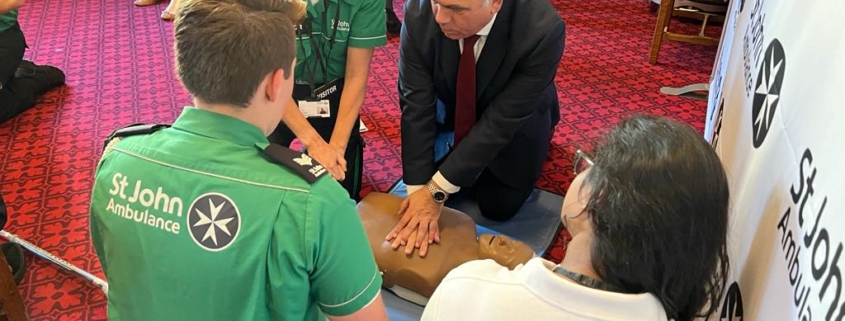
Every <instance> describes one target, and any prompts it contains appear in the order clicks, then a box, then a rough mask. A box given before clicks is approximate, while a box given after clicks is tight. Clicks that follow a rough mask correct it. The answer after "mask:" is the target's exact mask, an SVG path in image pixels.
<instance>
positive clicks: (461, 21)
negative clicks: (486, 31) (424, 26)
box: [431, 0, 504, 40]
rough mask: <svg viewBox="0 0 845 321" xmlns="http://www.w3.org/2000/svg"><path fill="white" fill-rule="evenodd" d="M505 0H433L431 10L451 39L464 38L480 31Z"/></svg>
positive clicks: (441, 28)
mask: <svg viewBox="0 0 845 321" xmlns="http://www.w3.org/2000/svg"><path fill="white" fill-rule="evenodd" d="M502 1H504V0H431V11H432V12H433V13H434V20H435V21H436V22H437V24H438V25H440V30H441V31H443V34H445V35H446V37H447V38H449V39H455V40H457V39H463V38H466V37H469V36H471V35H474V34H476V33H478V31H480V30H481V29H482V28H484V26H486V25H487V24H488V23H489V22H490V20H491V19H493V15H495V14H496V13H497V12H499V9H500V8H501V7H502Z"/></svg>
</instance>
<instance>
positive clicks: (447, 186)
mask: <svg viewBox="0 0 845 321" xmlns="http://www.w3.org/2000/svg"><path fill="white" fill-rule="evenodd" d="M497 15H499V14H498V13H494V14H493V19H490V22H488V23H487V25H486V26H484V28H481V30H479V31H478V32H476V33H475V34H476V35H479V36H480V37H478V40H477V41H476V42H475V46H474V48H473V49H475V61H476V62H478V57H480V56H481V50H482V49H484V43H486V42H487V35H489V34H490V29H492V28H493V23H494V22H496V16H497ZM458 47H459V49H460V51H461V53H462V54H463V53H464V40H463V39H458ZM431 180H433V181H434V183H435V184H437V186H440V188H442V189H443V190H444V191H446V193H449V194H455V193H457V192H458V191H460V190H461V187H460V186H456V185H455V184H452V183H451V182H449V180H447V179H446V177H443V174H441V173H440V171H437V173H435V174H434V177H432V178H431ZM423 187H425V185H408V195H411V194H413V193H414V192H416V191H418V190H419V189H421V188H423Z"/></svg>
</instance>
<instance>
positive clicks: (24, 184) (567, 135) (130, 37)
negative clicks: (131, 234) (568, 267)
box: [0, 0, 721, 320]
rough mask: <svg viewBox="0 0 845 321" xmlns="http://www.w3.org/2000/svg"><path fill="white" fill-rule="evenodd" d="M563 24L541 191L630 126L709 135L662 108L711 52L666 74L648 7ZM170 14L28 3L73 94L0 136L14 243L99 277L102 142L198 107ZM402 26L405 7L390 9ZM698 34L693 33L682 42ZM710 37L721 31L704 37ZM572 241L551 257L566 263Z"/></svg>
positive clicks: (381, 80)
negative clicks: (651, 119)
mask: <svg viewBox="0 0 845 321" xmlns="http://www.w3.org/2000/svg"><path fill="white" fill-rule="evenodd" d="M552 3H553V4H554V5H555V7H556V8H557V9H558V11H559V12H560V14H561V16H562V17H563V18H564V20H565V21H566V24H567V30H566V31H567V39H566V51H565V53H564V58H563V61H562V63H561V65H560V69H559V71H558V76H557V78H556V82H557V84H558V87H559V96H560V101H561V114H562V120H561V123H560V124H559V125H558V127H557V131H556V132H555V136H554V139H553V146H552V149H551V151H550V155H549V159H548V161H547V162H546V164H545V166H544V172H543V175H542V177H541V178H540V180H539V181H538V183H537V186H538V187H539V188H542V189H545V190H548V191H551V192H554V193H558V194H564V192H565V190H566V188H567V186H568V184H569V182H570V181H571V179H572V171H571V169H570V159H571V156H572V153H573V152H574V150H575V149H576V148H578V147H581V148H587V149H589V148H590V147H591V146H592V145H593V144H594V143H595V142H596V140H597V139H598V138H599V137H600V135H601V132H602V131H603V130H606V129H608V128H610V127H612V126H613V124H615V123H617V122H618V121H619V120H620V119H622V118H624V117H626V116H627V115H631V114H634V113H651V114H658V115H666V116H669V117H672V118H674V119H679V120H682V121H684V122H687V123H689V124H690V125H692V126H693V127H695V128H697V129H699V130H701V129H702V128H703V126H704V117H705V110H706V103H705V102H704V101H697V100H690V99H686V98H678V97H672V96H665V95H662V94H660V93H659V88H660V87H662V86H683V85H687V84H691V83H700V82H706V81H707V80H708V77H709V73H710V71H711V65H712V63H713V59H714V57H715V53H716V48H715V47H704V46H699V45H692V44H686V43H676V42H667V43H664V45H663V47H662V50H661V58H660V63H659V64H657V65H650V64H648V62H647V59H648V52H649V48H650V44H651V36H652V33H653V30H654V25H655V19H656V13H655V12H654V11H653V10H652V9H651V8H650V6H649V4H648V2H647V1H645V0H580V1H571V0H552ZM166 5H167V3H166V2H163V3H159V4H158V5H156V6H152V7H144V8H137V7H135V6H133V4H132V1H130V0H120V1H118V0H108V1H106V0H30V1H27V2H26V5H25V6H24V7H23V8H22V10H21V12H20V23H21V25H22V28H23V29H24V32H25V33H26V35H27V37H28V38H27V40H28V43H29V47H30V48H29V50H28V51H27V53H26V58H27V59H29V60H33V61H35V62H37V63H39V64H51V65H55V66H58V67H60V68H61V69H63V70H64V71H65V72H66V73H67V86H65V87H62V88H60V89H56V90H54V91H51V92H50V93H48V94H47V95H46V96H45V97H44V98H43V100H42V101H41V102H40V103H39V104H38V105H37V106H36V107H35V108H33V109H31V110H29V111H27V112H26V113H24V114H22V115H21V116H19V117H17V118H15V119H13V120H10V121H8V122H6V123H4V124H2V125H0V148H2V153H0V188H1V189H2V193H3V195H4V197H5V199H6V201H7V203H8V204H9V210H10V222H9V225H8V228H7V230H8V231H9V232H11V233H14V234H17V235H19V236H21V237H23V238H25V239H27V240H29V241H30V242H32V243H35V244H37V245H39V246H41V247H43V248H45V249H46V250H48V251H50V252H52V253H55V254H56V255H58V256H60V257H62V258H64V259H66V260H68V261H70V262H72V263H73V264H75V265H76V266H78V267H80V268H83V269H85V270H87V271H90V272H92V273H94V274H97V275H100V276H102V271H101V268H100V266H99V263H98V261H97V258H96V256H95V254H94V250H93V248H92V246H91V244H90V241H89V236H88V216H87V210H88V200H89V195H90V194H89V192H90V189H91V185H92V176H93V175H92V174H93V171H94V168H95V165H96V163H97V160H98V159H99V154H100V151H101V150H102V144H103V143H102V142H103V138H104V137H105V136H106V135H107V134H108V133H109V132H111V131H112V130H113V129H115V128H117V127H120V126H123V125H126V124H130V123H135V122H145V123H152V122H159V123H170V122H172V121H173V120H174V119H175V118H176V116H177V115H178V114H179V112H180V110H181V108H182V106H185V105H189V104H190V103H191V100H190V97H189V95H188V94H187V93H186V92H185V90H184V89H182V88H181V86H180V85H179V83H178V81H177V79H176V77H175V75H174V73H173V71H172V70H173V51H172V35H171V33H172V25H171V24H170V23H167V22H163V21H161V20H160V19H159V14H160V12H161V11H162V10H164V7H165V6H166ZM395 6H396V9H397V13H400V15H401V0H396V3H395ZM676 27H677V29H678V30H681V31H684V32H688V33H695V32H697V26H696V25H694V24H688V23H678V22H675V24H674V25H673V28H676ZM707 32H708V34H711V35H713V36H717V37H718V35H719V33H720V32H721V31H720V29H719V28H718V27H715V28H711V29H710V30H708V31H707ZM398 45H399V39H398V37H396V36H395V35H391V36H390V41H389V43H388V45H387V46H384V47H381V48H378V49H377V50H376V51H375V55H374V57H373V63H372V75H371V77H370V81H369V92H368V95H367V98H366V101H365V104H364V108H363V111H362V115H361V118H362V120H363V121H364V123H365V124H366V125H367V127H369V129H370V130H369V132H367V133H365V134H364V138H365V140H366V143H367V147H366V150H365V156H364V157H365V166H364V168H365V173H364V189H365V192H369V191H386V190H387V189H388V188H389V187H390V186H391V185H392V184H393V183H394V182H395V181H396V180H397V179H399V178H400V176H401V165H400V137H399V133H400V131H399V121H398V119H399V109H398V104H397V100H398V98H397V95H396V77H397V72H396V62H397V59H398V53H397V48H398ZM567 237H568V234H567V233H566V232H565V231H564V232H563V233H561V236H560V237H559V239H558V241H557V242H556V245H555V246H554V248H553V249H552V251H551V252H550V254H549V255H548V257H549V258H550V259H552V260H554V261H559V260H560V259H561V258H562V257H563V255H564V254H565V251H566V242H567ZM27 259H28V261H29V267H28V268H29V269H28V271H27V274H26V276H25V278H24V280H23V282H22V284H21V285H20V286H19V289H20V291H21V293H22V294H23V296H24V300H25V304H26V305H27V307H28V309H29V313H30V316H31V317H32V320H104V319H106V308H105V297H104V295H103V294H102V293H101V292H100V290H99V289H97V288H95V287H94V286H92V285H90V284H89V283H87V282H85V281H83V280H81V279H80V278H79V277H77V276H75V275H73V274H71V273H69V272H67V271H64V270H60V269H57V268H56V267H55V266H54V265H51V264H50V263H48V262H46V261H45V260H43V259H40V258H37V257H34V256H31V255H27Z"/></svg>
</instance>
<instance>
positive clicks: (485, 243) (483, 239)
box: [478, 234, 534, 269]
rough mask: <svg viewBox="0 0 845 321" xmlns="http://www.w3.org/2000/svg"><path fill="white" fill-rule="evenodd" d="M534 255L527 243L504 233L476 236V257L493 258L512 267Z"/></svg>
mask: <svg viewBox="0 0 845 321" xmlns="http://www.w3.org/2000/svg"><path fill="white" fill-rule="evenodd" d="M532 257H534V251H533V250H531V248H530V247H528V245H525V243H522V242H520V241H516V240H514V239H512V238H509V237H507V236H504V235H492V234H481V236H480V237H479V238H478V258H479V259H482V260H483V259H493V260H494V261H496V263H499V264H501V265H503V266H507V267H508V268H509V269H513V268H514V267H516V266H517V265H519V264H523V263H525V262H527V261H528V260H530V259H531V258H532Z"/></svg>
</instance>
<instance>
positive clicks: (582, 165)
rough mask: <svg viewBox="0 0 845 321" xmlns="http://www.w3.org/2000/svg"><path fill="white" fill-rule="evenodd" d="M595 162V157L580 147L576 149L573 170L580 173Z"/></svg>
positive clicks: (576, 173)
mask: <svg viewBox="0 0 845 321" xmlns="http://www.w3.org/2000/svg"><path fill="white" fill-rule="evenodd" d="M593 164H595V162H593V157H592V156H590V154H587V152H585V151H583V150H581V149H578V150H576V151H575V158H574V159H573V160H572V172H573V173H575V175H578V174H580V173H583V172H584V171H586V170H587V169H588V168H590V167H592V166H593Z"/></svg>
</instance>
